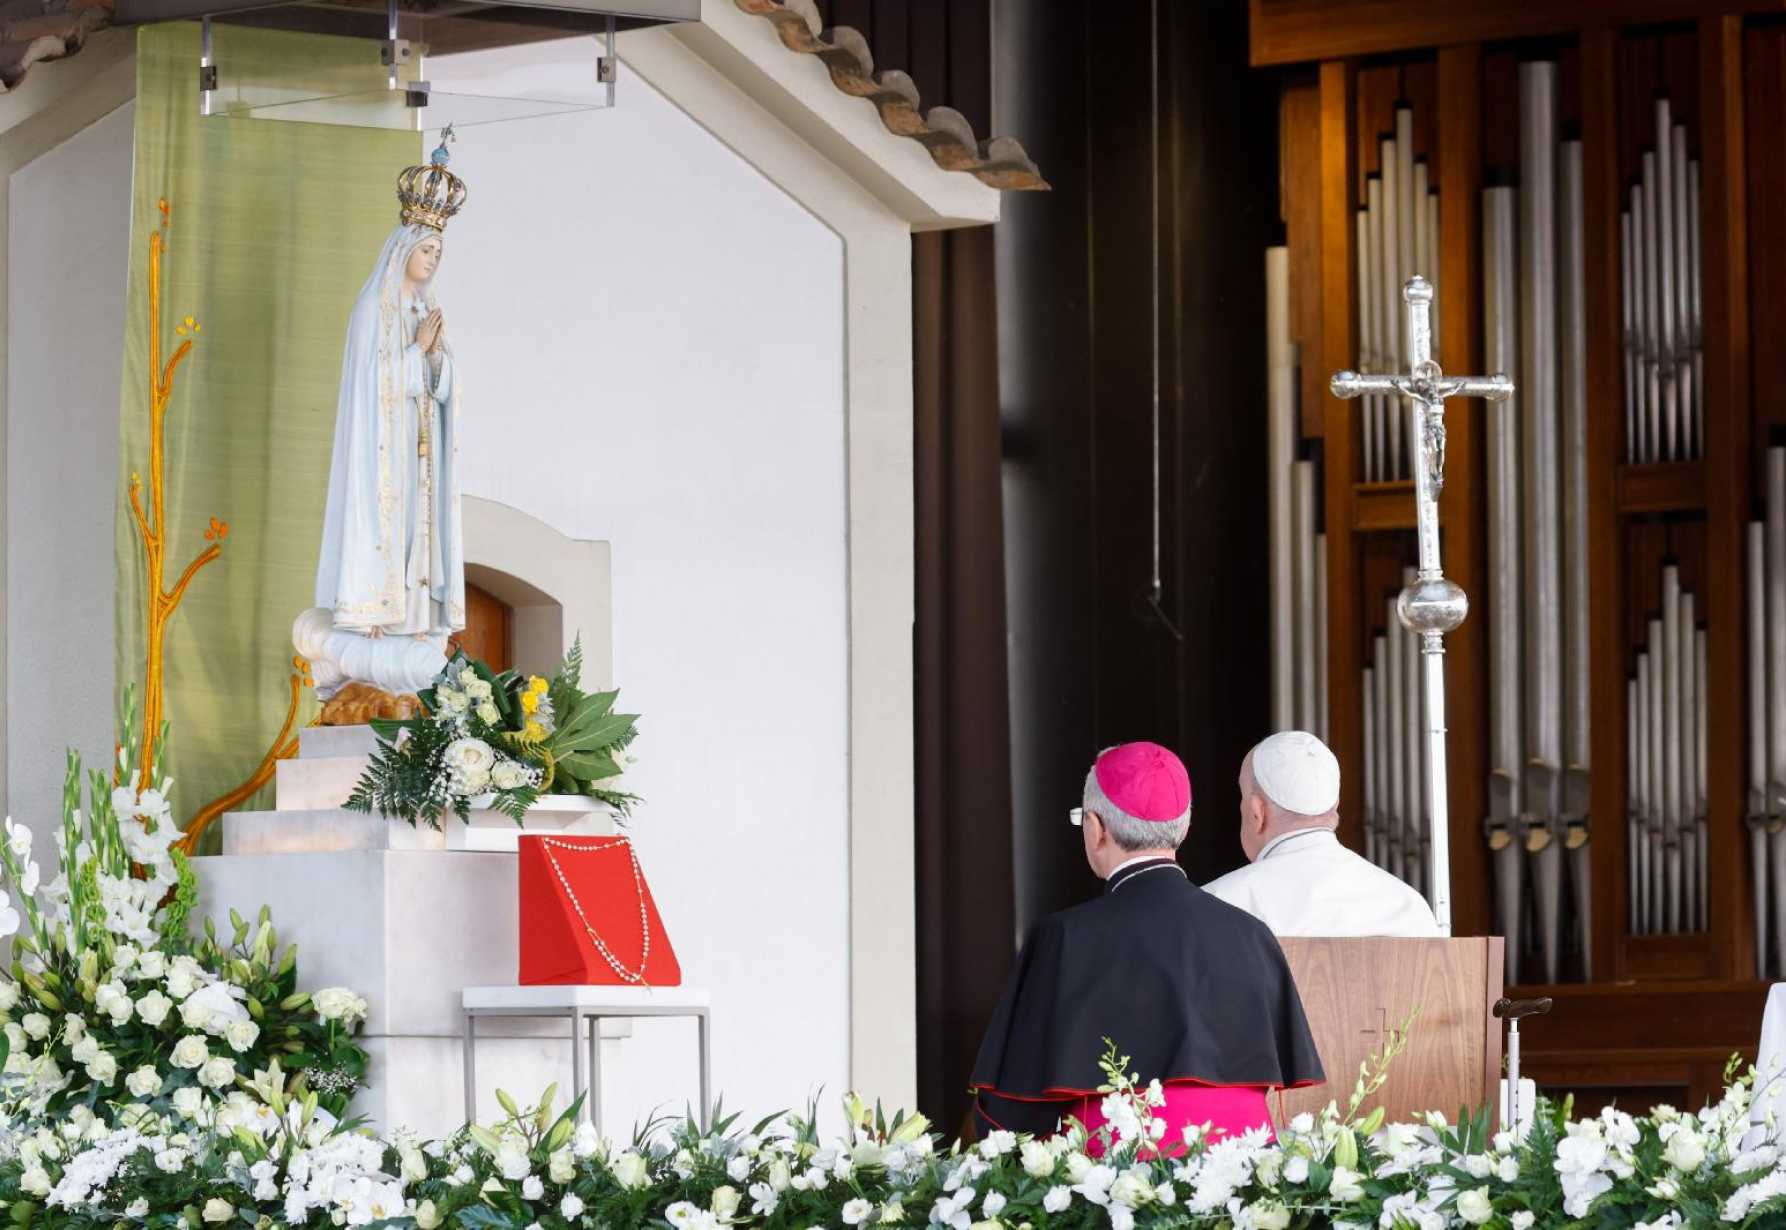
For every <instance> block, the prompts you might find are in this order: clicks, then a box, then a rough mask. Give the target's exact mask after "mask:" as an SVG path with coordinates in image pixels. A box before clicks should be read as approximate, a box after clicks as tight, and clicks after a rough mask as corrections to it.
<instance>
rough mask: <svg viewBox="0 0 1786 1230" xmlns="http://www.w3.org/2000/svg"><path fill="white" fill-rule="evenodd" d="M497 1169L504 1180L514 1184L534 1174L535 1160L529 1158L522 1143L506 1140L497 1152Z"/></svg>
mask: <svg viewBox="0 0 1786 1230" xmlns="http://www.w3.org/2000/svg"><path fill="white" fill-rule="evenodd" d="M496 1169H497V1170H498V1171H499V1172H500V1173H501V1175H502V1177H503V1178H505V1179H507V1180H508V1181H509V1182H511V1183H513V1182H514V1181H515V1180H516V1179H524V1178H526V1177H527V1176H528V1175H529V1174H531V1173H532V1172H533V1160H532V1159H531V1158H529V1157H528V1156H527V1150H526V1148H525V1147H524V1146H523V1145H522V1143H521V1142H520V1141H518V1140H505V1141H503V1142H502V1147H501V1148H500V1149H498V1150H497V1151H496Z"/></svg>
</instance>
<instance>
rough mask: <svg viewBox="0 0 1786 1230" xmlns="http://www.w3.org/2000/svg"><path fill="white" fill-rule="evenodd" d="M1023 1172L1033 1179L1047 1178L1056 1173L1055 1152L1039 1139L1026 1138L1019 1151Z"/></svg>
mask: <svg viewBox="0 0 1786 1230" xmlns="http://www.w3.org/2000/svg"><path fill="white" fill-rule="evenodd" d="M1019 1156H1020V1157H1021V1158H1022V1159H1023V1173H1024V1174H1026V1175H1028V1176H1029V1177H1030V1178H1032V1179H1046V1178H1047V1177H1048V1176H1049V1175H1051V1174H1053V1173H1054V1152H1053V1150H1051V1149H1049V1147H1048V1146H1047V1145H1045V1144H1043V1143H1042V1142H1041V1141H1039V1140H1026V1141H1024V1142H1023V1147H1022V1149H1021V1150H1020V1152H1019Z"/></svg>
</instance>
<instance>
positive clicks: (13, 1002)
mask: <svg viewBox="0 0 1786 1230" xmlns="http://www.w3.org/2000/svg"><path fill="white" fill-rule="evenodd" d="M18 1005H19V984H18V983H16V982H14V981H13V980H12V979H10V978H0V1012H11V1011H12V1010H13V1009H14V1008H16V1007H18Z"/></svg>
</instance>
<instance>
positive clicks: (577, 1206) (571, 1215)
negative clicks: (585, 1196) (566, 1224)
mask: <svg viewBox="0 0 1786 1230" xmlns="http://www.w3.org/2000/svg"><path fill="white" fill-rule="evenodd" d="M583 1207H584V1206H583V1200H582V1197H580V1196H578V1195H577V1193H576V1192H566V1193H565V1194H564V1199H563V1200H562V1201H561V1202H560V1203H559V1205H558V1212H559V1215H560V1216H561V1217H563V1218H564V1220H566V1221H575V1220H576V1219H577V1218H579V1217H581V1216H582V1215H583Z"/></svg>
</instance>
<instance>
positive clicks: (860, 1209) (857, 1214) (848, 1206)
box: [842, 1198, 874, 1226]
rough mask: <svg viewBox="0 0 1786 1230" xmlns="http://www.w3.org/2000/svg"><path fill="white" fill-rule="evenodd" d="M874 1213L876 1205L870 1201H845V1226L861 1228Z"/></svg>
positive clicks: (858, 1199)
mask: <svg viewBox="0 0 1786 1230" xmlns="http://www.w3.org/2000/svg"><path fill="white" fill-rule="evenodd" d="M872 1212H874V1204H873V1203H872V1202H870V1201H867V1200H863V1199H861V1198H857V1199H855V1200H849V1201H845V1202H844V1206H843V1214H842V1216H843V1224H844V1225H846V1226H859V1225H861V1224H862V1223H863V1222H865V1221H867V1220H868V1215H869V1214H870V1213H872Z"/></svg>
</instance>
